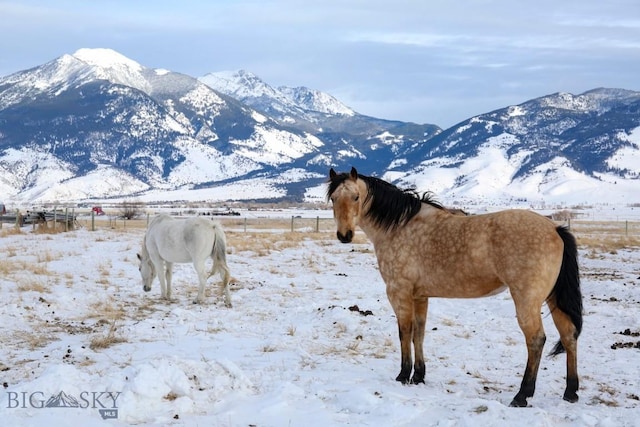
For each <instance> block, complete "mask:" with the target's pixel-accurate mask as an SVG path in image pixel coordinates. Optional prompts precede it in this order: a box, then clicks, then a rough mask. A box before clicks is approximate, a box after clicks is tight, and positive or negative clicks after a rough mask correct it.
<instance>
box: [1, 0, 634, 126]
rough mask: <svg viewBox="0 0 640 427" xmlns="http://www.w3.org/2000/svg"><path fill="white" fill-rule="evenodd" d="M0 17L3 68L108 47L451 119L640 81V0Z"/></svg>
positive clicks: (224, 1) (58, 9)
mask: <svg viewBox="0 0 640 427" xmlns="http://www.w3.org/2000/svg"><path fill="white" fill-rule="evenodd" d="M0 16H1V17H2V25H0V76H6V75H9V74H11V73H14V72H17V71H20V70H24V69H27V68H31V67H34V66H38V65H41V64H44V63H46V62H48V61H51V60H53V59H55V58H57V57H59V56H61V55H63V54H65V53H69V54H70V53H73V52H75V51H76V50H78V49H80V48H84V47H89V48H97V47H102V48H111V49H114V50H116V51H118V52H120V53H121V54H123V55H125V56H127V57H129V58H131V59H133V60H135V61H137V62H139V63H140V64H142V65H144V66H147V67H152V68H166V69H169V70H172V71H177V72H182V73H185V74H189V75H191V76H194V77H199V76H202V75H204V74H206V73H209V72H213V71H224V70H237V69H245V70H248V71H251V72H253V73H254V74H256V75H258V76H259V77H261V78H262V79H263V80H265V81H266V82H267V83H269V84H271V85H272V86H278V85H286V86H307V87H311V88H314V89H319V90H322V91H325V92H328V93H330V94H332V95H334V96H336V97H337V98H338V99H340V100H341V101H342V102H344V103H345V104H347V105H349V106H350V107H352V108H353V109H355V110H356V111H358V112H360V113H362V114H367V115H371V116H375V117H380V118H385V119H396V120H404V121H413V122H418V123H434V124H437V125H439V126H442V127H449V126H452V125H454V124H456V123H458V122H460V121H462V120H465V119H467V118H469V117H471V116H474V115H477V114H481V113H485V112H489V111H492V110H495V109H498V108H502V107H505V106H508V105H514V104H519V103H522V102H524V101H527V100H529V99H532V98H536V97H539V96H543V95H547V94H551V93H554V92H571V93H574V94H578V93H582V92H584V91H587V90H590V89H593V88H596V87H616V88H624V89H632V90H640V77H639V76H640V2H638V1H637V0H608V1H606V2H603V1H601V0H581V1H576V0H562V1H559V0H554V1H549V0H537V1H520V2H518V1H513V0H510V1H507V0H498V1H491V0H477V1H455V0H428V1H426V0H425V1H417V0H394V1H390V0H385V1H380V0H362V1H360V0H358V1H352V0H338V1H334V0H322V1H305V0H237V1H234V0H209V1H193V0H182V1H180V2H176V1H163V0H158V1H118V0H112V1H93V0H92V1H66V0H57V1H55V2H53V1H48V0H43V1H32V0H24V1H18V0H14V1H0Z"/></svg>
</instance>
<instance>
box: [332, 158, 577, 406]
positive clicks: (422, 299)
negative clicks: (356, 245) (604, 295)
mask: <svg viewBox="0 0 640 427" xmlns="http://www.w3.org/2000/svg"><path fill="white" fill-rule="evenodd" d="M327 197H328V199H330V200H331V202H332V204H333V215H334V219H335V221H336V225H337V237H338V239H339V240H340V241H341V242H342V243H349V242H351V240H352V239H353V235H354V232H355V228H356V226H359V227H360V228H361V229H362V231H364V233H365V234H366V235H367V237H368V238H369V240H370V241H371V242H372V243H373V247H374V249H375V254H376V257H377V260H378V266H379V269H380V274H381V275H382V279H383V280H384V282H385V285H386V292H387V297H388V299H389V302H390V303H391V306H392V307H393V310H394V312H395V315H396V318H397V321H398V330H399V336H400V350H401V364H400V374H399V375H398V377H397V378H396V380H397V381H400V382H402V383H404V384H407V383H414V384H415V383H424V376H425V362H424V354H423V341H424V331H425V324H426V319H427V307H428V302H429V298H432V297H444V298H477V297H484V296H489V295H494V294H496V293H498V292H500V291H502V290H505V289H507V288H508V289H509V291H510V292H511V296H512V298H513V302H514V304H515V308H516V317H517V319H518V324H519V326H520V328H521V329H522V332H523V334H524V337H525V341H526V345H527V353H528V358H527V365H526V369H525V371H524V376H523V379H522V383H521V385H520V390H519V391H518V393H517V394H516V395H515V397H514V398H513V400H512V402H511V406H517V407H523V406H527V398H529V397H532V396H533V394H534V391H535V386H536V378H537V374H538V368H539V366H540V359H541V356H542V350H543V346H544V343H545V341H546V336H545V333H544V329H543V324H542V317H541V314H540V309H541V307H542V304H543V303H544V302H546V303H547V305H548V307H549V309H550V311H551V316H552V318H553V321H554V324H555V326H556V328H557V329H558V332H559V333H560V340H559V341H558V343H557V344H556V345H555V347H554V348H553V350H552V352H551V355H557V354H560V353H562V352H563V351H566V353H567V376H566V389H565V391H564V400H567V401H569V402H576V401H577V400H578V394H577V390H578V369H577V340H578V336H579V335H580V332H581V330H582V295H581V291H580V278H579V269H578V260H577V246H576V241H575V238H574V237H573V235H572V234H571V233H570V232H569V230H568V229H566V228H565V227H562V226H557V225H556V224H555V223H553V222H552V221H551V220H549V219H547V218H545V217H543V216H542V215H539V214H537V213H534V212H531V211H527V210H517V209H513V210H504V211H500V212H495V213H489V214H483V215H471V216H463V215H454V214H452V213H451V212H449V211H447V210H446V209H444V208H443V207H442V206H441V205H440V204H439V203H437V202H435V201H433V200H432V199H431V197H430V195H429V193H425V194H424V195H423V196H419V195H418V194H417V193H416V192H412V191H403V190H401V189H399V188H398V187H396V186H394V185H392V184H390V183H388V182H385V181H383V180H381V179H379V178H375V177H368V176H364V175H360V174H358V172H357V171H356V169H355V168H352V169H351V172H349V173H336V172H335V171H334V170H333V169H331V170H330V172H329V182H328V188H327ZM412 343H413V350H414V353H415V364H414V365H413V366H412V355H411V344H412ZM412 368H413V377H410V375H411V371H412Z"/></svg>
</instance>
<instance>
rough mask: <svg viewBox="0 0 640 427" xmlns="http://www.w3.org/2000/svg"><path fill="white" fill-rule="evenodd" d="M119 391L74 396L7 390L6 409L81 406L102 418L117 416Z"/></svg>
mask: <svg viewBox="0 0 640 427" xmlns="http://www.w3.org/2000/svg"><path fill="white" fill-rule="evenodd" d="M119 397H120V392H119V391H117V392H114V391H82V392H80V394H79V395H78V396H77V397H76V396H73V395H71V394H67V393H65V392H64V391H60V392H59V393H58V394H54V395H51V396H50V397H49V398H46V395H45V394H44V393H43V392H41V391H34V392H31V393H29V392H25V391H22V392H17V391H8V392H7V409H16V408H22V409H25V408H36V409H44V408H81V409H97V410H98V413H99V414H100V416H101V417H102V419H103V420H107V419H115V418H118V398H119Z"/></svg>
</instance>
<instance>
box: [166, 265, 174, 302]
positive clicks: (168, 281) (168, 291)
mask: <svg viewBox="0 0 640 427" xmlns="http://www.w3.org/2000/svg"><path fill="white" fill-rule="evenodd" d="M165 267H166V270H165V276H166V288H165V298H166V299H168V300H170V299H171V281H172V279H173V263H172V262H165Z"/></svg>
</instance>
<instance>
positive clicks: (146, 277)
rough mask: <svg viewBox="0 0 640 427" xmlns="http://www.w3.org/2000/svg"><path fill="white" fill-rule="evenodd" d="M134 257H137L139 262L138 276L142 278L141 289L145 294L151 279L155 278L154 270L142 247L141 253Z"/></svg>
mask: <svg viewBox="0 0 640 427" xmlns="http://www.w3.org/2000/svg"><path fill="white" fill-rule="evenodd" d="M136 255H137V256H138V261H140V265H139V266H138V270H139V271H140V276H142V289H144V291H145V292H149V291H150V290H151V284H152V283H153V279H155V277H156V269H155V268H154V266H153V262H151V258H149V253H148V252H147V250H146V247H144V245H143V246H142V251H140V253H139V254H136Z"/></svg>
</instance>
